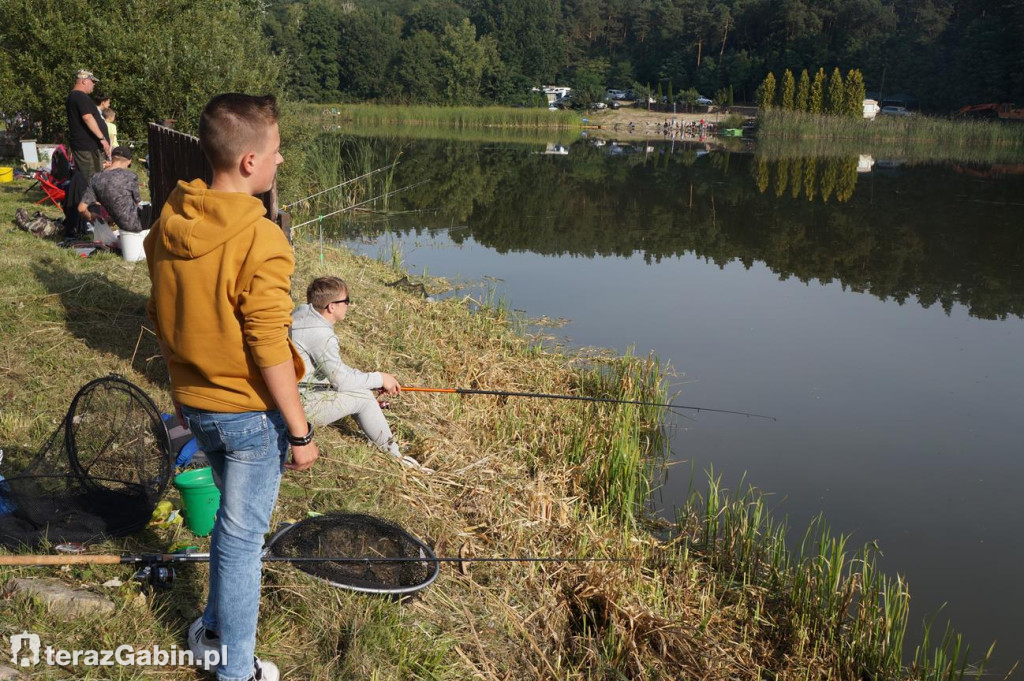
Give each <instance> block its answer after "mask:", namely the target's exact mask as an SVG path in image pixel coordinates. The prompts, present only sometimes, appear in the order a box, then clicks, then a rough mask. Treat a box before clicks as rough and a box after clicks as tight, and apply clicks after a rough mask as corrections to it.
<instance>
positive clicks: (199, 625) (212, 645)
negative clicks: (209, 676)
mask: <svg viewBox="0 0 1024 681" xmlns="http://www.w3.org/2000/svg"><path fill="white" fill-rule="evenodd" d="M188 649H189V650H190V651H192V659H193V660H195V661H196V663H197V664H198V665H199V666H200V667H202V668H203V669H205V670H206V671H208V672H212V671H214V670H215V668H214V667H212V666H211V665H210V664H208V660H213V659H220V637H219V636H216V635H215V636H210V635H209V633H208V632H207V631H206V627H204V626H203V618H202V617H200V618H199V619H197V620H196V621H195V622H193V623H192V625H191V626H190V627H189V628H188ZM207 651H217V655H213V654H212V653H211V654H209V655H208V654H207Z"/></svg>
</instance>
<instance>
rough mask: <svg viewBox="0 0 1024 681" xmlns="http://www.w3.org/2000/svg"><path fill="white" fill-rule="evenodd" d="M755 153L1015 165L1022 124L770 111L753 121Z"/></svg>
mask: <svg viewBox="0 0 1024 681" xmlns="http://www.w3.org/2000/svg"><path fill="white" fill-rule="evenodd" d="M758 152H759V153H764V154H765V155H767V156H768V157H770V158H780V157H795V156H836V155H846V156H849V155H853V156H856V155H858V154H873V155H875V156H879V157H882V158H902V159H906V160H909V161H917V162H927V161H958V162H964V163H1020V162H1022V161H1024V125H1018V124H1014V123H999V122H991V121H976V120H974V121H972V120H950V119H945V118H933V117H928V116H911V117H899V116H879V117H877V118H876V119H875V120H873V121H872V120H866V119H863V118H841V117H836V116H822V115H816V114H809V113H803V112H799V111H781V110H771V111H768V112H765V113H764V114H762V115H761V117H760V120H759V121H758Z"/></svg>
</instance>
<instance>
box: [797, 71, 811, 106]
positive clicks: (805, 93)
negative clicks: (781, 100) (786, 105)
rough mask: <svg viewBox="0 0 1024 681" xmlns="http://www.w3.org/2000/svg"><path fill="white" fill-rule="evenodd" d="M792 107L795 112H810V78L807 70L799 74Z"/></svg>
mask: <svg viewBox="0 0 1024 681" xmlns="http://www.w3.org/2000/svg"><path fill="white" fill-rule="evenodd" d="M793 106H794V107H795V108H796V110H797V111H810V107H811V76H810V74H808V73H807V69H804V70H803V71H801V72H800V84H799V85H797V87H796V101H795V102H793Z"/></svg>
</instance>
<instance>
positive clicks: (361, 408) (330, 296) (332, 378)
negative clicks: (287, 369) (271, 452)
mask: <svg viewBox="0 0 1024 681" xmlns="http://www.w3.org/2000/svg"><path fill="white" fill-rule="evenodd" d="M351 304H352V301H351V298H350V296H349V292H348V285H346V284H345V282H344V281H343V280H341V279H339V278H338V277H320V278H318V279H314V280H313V282H312V283H310V285H309V287H308V288H307V289H306V304H305V305H300V306H299V307H297V308H296V309H295V312H294V313H293V314H292V330H291V336H292V342H294V343H295V347H296V348H297V349H298V351H299V355H301V356H302V360H303V362H304V363H305V365H306V374H305V378H304V379H303V380H302V382H301V383H300V384H299V390H300V392H301V394H302V402H303V405H304V406H305V408H306V417H307V418H308V419H309V420H310V422H311V423H312V424H313V425H314V426H326V425H328V424H331V423H334V422H335V421H340V420H341V419H343V418H345V417H346V416H351V415H354V416H355V417H356V421H357V422H358V423H359V428H360V429H362V431H363V433H364V434H365V435H366V437H367V438H369V440H370V442H372V443H374V444H375V445H377V447H379V448H380V449H382V450H384V451H386V452H388V453H389V454H391V456H393V457H394V458H395V459H396V460H398V461H399V462H401V463H402V464H403V465H405V466H408V467H410V468H415V469H417V470H420V471H422V472H425V473H431V472H433V471H431V470H430V469H429V468H424V467H422V466H420V464H419V463H418V462H417V461H416V460H415V459H413V458H412V457H408V456H402V453H401V452H400V451H399V449H398V443H397V442H395V439H394V436H393V435H392V434H391V428H389V427H388V422H387V420H386V419H385V418H384V414H383V412H382V411H381V408H380V404H379V403H378V402H377V398H376V397H375V396H374V394H373V392H371V391H374V390H379V391H380V392H383V393H385V394H388V395H397V394H398V393H399V392H400V391H401V390H402V386H400V385H399V384H398V379H397V378H395V377H394V376H393V375H391V374H387V373H384V372H381V371H374V372H371V373H366V372H363V371H359V370H358V369H353V368H351V367H349V366H347V365H346V364H345V363H344V362H343V361H342V359H341V344H340V343H339V342H338V337H337V336H336V335H335V333H334V325H335V324H339V323H341V322H342V321H344V319H345V315H346V314H348V308H349V305H351Z"/></svg>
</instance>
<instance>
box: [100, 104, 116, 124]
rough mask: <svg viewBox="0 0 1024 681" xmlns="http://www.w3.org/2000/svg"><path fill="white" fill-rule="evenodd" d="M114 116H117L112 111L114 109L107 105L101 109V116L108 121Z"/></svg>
mask: <svg viewBox="0 0 1024 681" xmlns="http://www.w3.org/2000/svg"><path fill="white" fill-rule="evenodd" d="M115 116H117V114H116V113H114V110H113V109H111V108H110V107H109V106H108V107H107V108H106V109H104V110H103V117H104V118H106V119H107V120H108V121H112V120H114V117H115Z"/></svg>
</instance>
